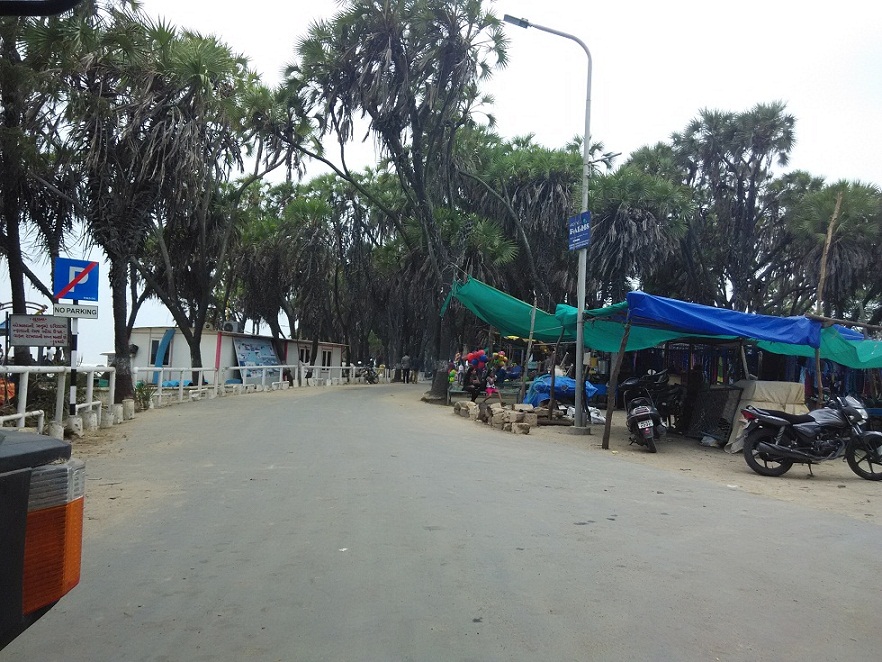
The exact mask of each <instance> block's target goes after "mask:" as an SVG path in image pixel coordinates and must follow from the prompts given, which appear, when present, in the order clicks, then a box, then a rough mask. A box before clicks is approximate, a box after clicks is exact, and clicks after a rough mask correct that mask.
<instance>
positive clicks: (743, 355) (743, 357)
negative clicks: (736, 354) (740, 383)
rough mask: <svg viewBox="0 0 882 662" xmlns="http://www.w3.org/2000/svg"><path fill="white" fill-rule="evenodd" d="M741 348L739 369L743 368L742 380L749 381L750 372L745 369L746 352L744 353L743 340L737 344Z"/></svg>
mask: <svg viewBox="0 0 882 662" xmlns="http://www.w3.org/2000/svg"><path fill="white" fill-rule="evenodd" d="M738 344H739V346H740V347H741V367H743V368H744V379H750V370H749V369H748V367H747V352H745V351H744V340H741V342H740V343H738Z"/></svg>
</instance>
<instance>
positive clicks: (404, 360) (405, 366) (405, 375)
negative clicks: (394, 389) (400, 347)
mask: <svg viewBox="0 0 882 662" xmlns="http://www.w3.org/2000/svg"><path fill="white" fill-rule="evenodd" d="M401 381H403V382H404V383H405V384H410V355H409V354H407V353H405V354H404V356H402V357H401Z"/></svg>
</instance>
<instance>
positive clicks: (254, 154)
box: [0, 0, 882, 398]
mask: <svg viewBox="0 0 882 662" xmlns="http://www.w3.org/2000/svg"><path fill="white" fill-rule="evenodd" d="M506 47H507V40H506V36H505V34H504V32H503V30H502V25H501V23H500V21H499V19H498V18H497V17H496V16H495V15H494V14H493V13H492V12H491V11H489V10H488V9H487V7H486V6H485V5H484V4H482V3H481V2H479V1H477V0H442V1H438V0H432V1H430V0H409V1H408V2H401V3H377V2H373V1H370V0H349V1H348V2H346V3H344V4H343V5H341V9H340V11H339V13H338V14H337V15H335V16H334V17H333V18H331V19H330V20H327V21H321V22H318V23H315V24H314V25H312V26H311V28H310V30H309V32H308V33H307V34H306V35H305V36H304V37H303V38H302V39H301V40H300V42H299V43H298V44H297V48H296V55H295V59H294V61H293V62H292V63H291V64H290V66H289V67H288V68H287V73H286V76H285V79H284V81H283V83H282V84H281V85H279V86H277V87H276V88H270V87H267V86H265V85H264V84H263V83H262V82H261V81H260V78H259V76H257V75H256V74H255V73H254V72H252V71H251V70H249V68H248V63H247V60H246V59H245V57H243V56H241V55H239V54H236V53H233V52H232V51H231V50H230V49H229V47H228V46H226V45H225V44H223V43H222V42H220V41H219V40H218V39H217V38H215V37H213V36H208V35H202V34H199V33H197V32H193V31H190V30H185V29H180V28H177V27H175V26H172V25H169V24H167V23H164V22H161V21H157V20H155V19H152V18H150V17H148V16H146V15H144V14H143V13H142V11H141V9H140V7H139V3H137V2H134V1H122V0H116V1H111V0H105V1H103V2H98V1H93V2H89V1H86V2H83V3H82V4H80V5H79V6H78V7H77V8H76V9H75V10H74V11H72V12H69V13H67V14H65V15H63V16H61V17H52V18H11V17H5V18H2V19H0V254H2V256H3V258H4V259H5V261H6V266H7V269H8V274H9V282H10V285H11V290H12V300H13V310H14V311H15V312H16V313H24V312H25V283H26V282H30V283H31V284H32V285H33V286H34V287H36V288H37V289H38V290H39V291H41V292H42V293H43V294H44V295H45V296H47V297H49V298H51V295H52V292H51V289H50V287H49V284H48V283H44V282H42V281H41V280H40V279H39V278H38V277H37V276H36V275H35V274H34V273H33V272H31V271H30V270H29V268H28V266H27V265H28V261H27V260H26V259H25V256H26V255H27V256H30V257H33V256H40V257H42V258H45V259H47V260H48V259H52V258H54V257H57V256H59V255H61V254H64V253H65V252H66V251H68V250H70V249H71V248H72V247H73V245H74V244H75V243H76V242H79V241H86V242H89V243H91V244H92V245H94V246H96V247H98V248H99V249H100V250H101V251H102V252H103V253H104V255H105V256H106V258H107V261H108V264H109V265H110V268H109V274H108V275H109V279H110V284H111V290H112V293H113V301H112V305H113V312H114V350H115V352H116V361H117V363H116V366H117V369H118V371H119V378H118V382H117V383H118V385H119V392H118V397H119V398H122V397H125V396H129V395H131V393H132V391H133V384H132V379H131V364H130V355H129V335H130V332H131V329H132V327H133V325H134V324H135V320H136V318H137V312H138V309H139V307H140V306H141V305H142V304H143V302H144V301H146V300H147V299H150V298H154V299H158V300H160V301H161V302H162V303H163V304H164V305H165V306H166V307H167V308H168V309H169V311H170V313H171V314H172V316H173V317H174V319H175V321H176V323H177V325H178V326H179V327H180V328H181V331H182V333H183V334H184V336H185V338H186V339H187V341H188V343H189V345H190V347H191V359H192V364H193V366H194V367H199V366H201V365H202V357H201V355H200V350H199V346H200V338H201V334H202V331H203V329H204V328H205V326H206V324H213V325H216V326H217V325H220V324H221V323H222V322H223V321H225V320H228V319H235V320H237V321H240V322H246V321H252V322H261V323H265V324H266V325H268V327H269V328H270V329H271V331H272V334H273V335H274V336H275V337H276V338H282V337H283V335H284V333H283V330H282V327H281V325H280V324H279V321H278V320H279V318H280V316H284V317H285V318H286V319H287V322H288V327H289V329H291V334H292V335H293V336H294V337H296V338H301V339H306V338H308V339H311V340H313V341H314V342H316V343H317V342H318V340H319V339H322V340H334V341H338V342H342V343H346V344H347V345H348V346H349V347H350V351H351V357H350V358H352V359H353V360H354V359H361V358H365V357H367V356H373V357H377V358H382V359H383V360H384V361H386V362H387V363H394V362H395V361H397V360H398V359H399V358H400V357H401V356H402V355H403V354H404V353H405V352H407V353H409V354H410V355H411V356H415V357H420V358H423V359H426V360H434V359H441V360H443V359H446V358H448V357H449V356H451V355H452V353H453V352H454V351H456V348H459V347H461V346H462V345H463V344H470V343H472V342H474V341H475V340H476V339H477V338H478V332H479V328H480V327H479V323H478V322H477V321H476V320H475V319H474V316H473V315H471V313H468V312H467V311H465V310H463V309H462V308H460V307H458V306H456V305H454V306H452V307H451V308H450V310H449V312H448V313H447V315H446V316H445V317H444V318H443V319H442V318H441V317H440V316H439V310H440V307H441V304H442V302H443V301H444V299H445V297H446V296H447V293H448V292H449V289H450V286H451V284H452V282H453V281H454V280H455V279H460V278H464V277H466V276H469V275H470V276H474V277H476V278H479V279H481V280H483V281H485V282H488V283H490V284H491V285H493V286H495V287H497V288H499V289H501V290H504V291H506V292H508V293H510V294H511V295H513V296H515V297H517V298H520V299H523V300H526V301H534V300H535V301H537V303H538V305H539V306H540V307H543V308H546V309H553V307H554V304H555V303H557V302H561V301H567V302H574V301H575V300H576V299H575V295H576V290H577V283H576V256H575V254H573V253H571V252H570V251H568V250H567V229H566V223H565V220H566V219H567V218H568V217H569V216H572V215H574V214H575V213H578V211H580V210H579V209H578V207H579V205H580V200H581V189H580V187H581V185H582V163H581V161H582V157H581V140H580V139H574V140H573V141H572V142H571V143H570V144H568V145H565V146H563V147H560V148H549V147H545V146H542V145H539V144H537V143H536V142H535V140H534V138H533V136H529V135H528V136H522V137H517V138H514V139H511V140H506V139H504V138H502V137H500V136H499V135H498V134H496V133H495V132H494V121H493V114H492V111H493V101H492V99H490V98H488V97H487V96H485V95H484V94H483V93H482V91H481V86H482V84H483V83H484V82H485V81H486V80H487V79H488V77H489V76H490V75H491V74H492V72H493V71H494V69H496V68H497V67H499V66H502V65H504V64H505V63H506ZM795 125H796V121H795V118H793V117H792V116H790V115H789V114H788V113H787V110H786V107H785V105H784V104H783V103H781V102H772V103H762V104H758V105H756V106H755V107H753V108H751V109H748V110H744V111H739V112H723V111H717V110H709V109H704V110H700V111H699V112H698V113H697V116H696V118H695V119H694V120H693V121H692V122H690V123H689V125H688V126H686V127H685V128H684V129H683V130H682V131H681V132H677V133H674V134H672V135H671V136H670V138H669V139H668V140H667V141H666V142H659V143H658V144H656V145H653V146H647V147H644V148H641V149H639V150H637V151H636V152H634V153H633V154H631V155H630V156H628V157H627V158H625V159H624V160H623V163H622V164H621V165H619V166H616V165H615V164H614V163H613V161H612V158H611V157H609V156H608V153H605V148H604V146H603V144H602V143H600V142H592V144H591V146H590V147H591V153H592V155H593V156H592V162H593V164H594V165H593V167H594V168H595V170H594V171H593V172H592V177H591V179H590V186H589V193H590V209H591V211H592V214H593V225H592V243H591V246H590V248H589V251H588V257H589V259H588V279H589V282H588V287H587V291H588V293H589V302H588V306H589V307H596V306H601V305H605V304H607V303H610V302H614V301H619V300H621V299H622V298H623V297H624V296H625V294H626V293H627V292H628V291H629V290H630V289H633V288H634V287H635V286H638V285H639V286H640V287H642V288H643V289H645V290H646V291H649V292H651V293H653V294H658V295H663V296H670V297H676V298H680V299H685V300H689V301H695V302H698V303H704V304H710V305H715V306H721V307H727V308H733V309H737V310H744V311H754V312H764V313H770V314H785V315H795V314H802V313H804V312H806V311H809V310H820V311H821V312H822V313H824V314H827V315H829V316H834V317H838V318H843V319H850V320H855V321H869V322H871V323H878V322H879V321H880V320H882V306H880V305H879V304H880V298H882V277H880V275H879V273H877V272H876V271H875V269H873V268H872V267H873V266H874V265H875V264H878V263H879V262H880V258H882V254H880V253H882V237H880V234H882V194H880V191H879V189H878V187H877V186H875V185H874V184H871V183H864V182H852V181H837V182H833V183H828V182H825V181H823V180H822V179H821V178H818V177H814V176H812V175H811V174H810V173H806V172H800V171H788V170H787V169H786V166H787V162H788V157H789V154H790V152H791V150H792V148H793V145H794V140H795ZM362 140H372V141H373V142H374V144H375V145H376V146H377V148H378V151H379V154H380V160H379V161H378V163H377V164H375V165H374V166H373V167H370V168H366V169H360V170H351V169H350V168H349V166H348V162H347V155H348V154H349V150H350V148H351V147H352V146H353V144H354V143H357V142H361V141H362ZM323 145H324V146H326V147H323ZM328 145H334V147H333V148H329V147H327V146H328ZM325 149H328V152H327V153H326V152H325ZM309 162H323V163H325V164H326V166H327V168H328V169H330V171H331V174H327V175H322V176H320V177H316V178H313V179H311V180H306V181H305V180H304V178H303V175H304V174H305V166H306V164H307V163H309ZM270 173H274V174H273V176H272V177H269V178H268V175H269V174H270ZM272 182H275V183H272ZM278 182H281V183H278ZM313 355H314V352H313ZM19 360H26V357H25V356H21V357H19Z"/></svg>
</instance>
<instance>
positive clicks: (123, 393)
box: [110, 258, 135, 404]
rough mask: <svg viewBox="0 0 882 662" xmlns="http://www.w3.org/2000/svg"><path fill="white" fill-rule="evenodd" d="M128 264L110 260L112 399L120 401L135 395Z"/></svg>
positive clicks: (117, 402)
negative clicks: (113, 368)
mask: <svg viewBox="0 0 882 662" xmlns="http://www.w3.org/2000/svg"><path fill="white" fill-rule="evenodd" d="M127 270H128V264H127V262H126V261H124V262H123V263H122V264H120V261H119V260H114V259H113V258H111V260H110V292H111V298H112V305H113V351H114V354H115V357H114V366H115V367H116V393H115V395H114V398H113V401H114V403H116V404H119V403H121V402H122V401H123V400H125V399H127V398H134V397H135V385H134V382H133V380H132V355H131V353H130V351H129V324H128V305H127V304H128V301H127V291H128V278H127Z"/></svg>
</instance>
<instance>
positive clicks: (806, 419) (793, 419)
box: [747, 407, 815, 425]
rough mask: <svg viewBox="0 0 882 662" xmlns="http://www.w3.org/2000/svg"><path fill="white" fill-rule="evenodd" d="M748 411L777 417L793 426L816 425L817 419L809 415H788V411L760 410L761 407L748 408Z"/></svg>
mask: <svg viewBox="0 0 882 662" xmlns="http://www.w3.org/2000/svg"><path fill="white" fill-rule="evenodd" d="M747 409H748V411H750V410H753V411H755V412H758V413H760V414H766V415H768V416H776V417H777V418H783V419H784V420H785V421H787V422H788V423H790V424H791V425H798V424H799V423H814V422H815V419H814V418H812V417H811V416H809V415H808V414H788V413H787V412H786V411H779V410H777V409H760V408H759V407H748V408H747Z"/></svg>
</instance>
